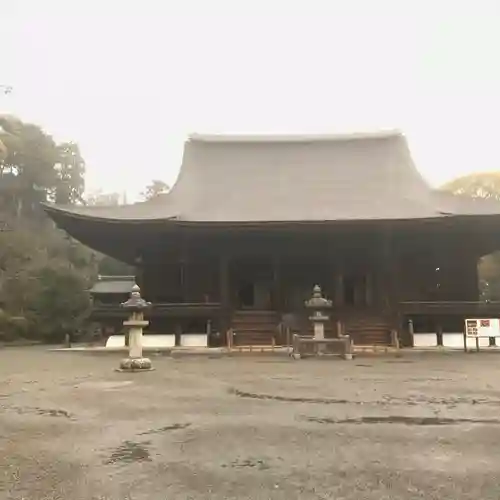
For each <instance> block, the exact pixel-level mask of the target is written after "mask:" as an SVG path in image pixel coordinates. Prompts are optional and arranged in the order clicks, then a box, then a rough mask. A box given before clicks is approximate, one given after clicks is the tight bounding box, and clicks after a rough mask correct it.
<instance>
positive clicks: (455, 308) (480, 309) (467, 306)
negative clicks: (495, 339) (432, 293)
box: [399, 301, 500, 316]
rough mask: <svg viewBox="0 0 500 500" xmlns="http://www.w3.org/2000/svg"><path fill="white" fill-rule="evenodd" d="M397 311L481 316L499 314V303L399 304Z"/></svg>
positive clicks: (439, 302) (446, 302)
mask: <svg viewBox="0 0 500 500" xmlns="http://www.w3.org/2000/svg"><path fill="white" fill-rule="evenodd" d="M399 309H400V311H401V312H402V313H403V314H417V315H447V314H459V315H469V316H483V315H485V314H494V315H495V316H497V315H499V314H500V302H498V301H495V302H479V301H435V302H429V301H428V302H400V304H399Z"/></svg>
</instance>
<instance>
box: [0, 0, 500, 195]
mask: <svg viewBox="0 0 500 500" xmlns="http://www.w3.org/2000/svg"><path fill="white" fill-rule="evenodd" d="M0 32H1V33H2V36H1V39H0V43H1V45H0V47H2V48H1V52H0V83H1V84H8V85H12V86H13V87H14V91H13V93H12V94H11V95H9V96H0V112H11V113H15V114H17V115H18V116H20V117H21V118H22V119H24V120H26V121H34V122H36V123H38V124H39V125H41V126H43V127H44V128H45V129H46V131H47V132H49V133H51V134H52V135H54V136H55V138H56V139H60V140H74V141H76V142H78V143H79V144H80V147H81V149H82V152H83V155H84V157H85V159H86V161H87V165H88V174H87V186H88V188H89V189H90V190H95V189H97V188H102V189H104V190H105V191H120V192H123V191H127V192H128V193H129V194H130V195H131V197H132V198H133V197H134V196H135V195H136V194H137V193H138V192H139V191H141V190H142V188H143V186H144V185H146V184H147V183H148V182H149V181H150V180H151V179H153V178H157V179H162V180H164V181H166V182H167V183H170V184H172V183H173V182H174V180H175V178H176V176H177V173H178V169H179V166H180V161H181V155H182V145H183V141H184V139H185V138H186V136H187V134H189V133H191V132H199V133H293V132H298V133H307V132H310V133H330V132H332V133H336V132H343V131H345V132H350V131H356V130H357V131H370V130H374V129H380V128H383V129H386V128H391V129H392V128H400V129H402V130H403V131H404V132H405V133H406V135H407V137H408V139H409V141H410V146H411V148H412V151H413V155H414V158H415V160H416V162H417V165H418V167H419V169H420V171H421V172H422V173H423V174H424V176H425V177H426V178H427V179H428V180H429V181H430V182H432V183H433V184H439V183H441V182H443V181H445V180H448V179H450V178H453V177H455V176H458V175H461V174H463V173H467V172H471V171H483V170H494V169H498V170H500V147H498V146H497V141H498V138H499V136H500V127H499V124H498V120H499V116H500V0H472V1H468V0H417V1H413V0H364V1H362V0H338V1H337V0H325V1H319V0H316V1H315V0H250V1H247V0H198V1H195V0H164V1H161V0H157V1H154V0H140V1H136V0H128V1H127V0H121V1H118V0H101V1H94V0H82V1H80V0H0Z"/></svg>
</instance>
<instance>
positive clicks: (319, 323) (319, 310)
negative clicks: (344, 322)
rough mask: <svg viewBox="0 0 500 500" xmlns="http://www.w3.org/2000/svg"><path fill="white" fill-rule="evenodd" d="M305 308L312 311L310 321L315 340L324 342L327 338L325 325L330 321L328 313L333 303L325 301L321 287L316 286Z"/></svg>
mask: <svg viewBox="0 0 500 500" xmlns="http://www.w3.org/2000/svg"><path fill="white" fill-rule="evenodd" d="M305 306H306V308H307V309H310V310H311V316H309V320H310V321H311V322H312V324H313V331H314V339H315V340H323V339H324V338H325V323H326V322H327V321H328V320H329V319H330V317H329V316H328V314H327V312H326V311H328V309H331V308H332V301H331V300H328V299H325V298H324V297H323V294H322V293H321V287H320V286H319V285H315V287H314V288H313V294H312V297H311V298H310V299H309V300H306V302H305Z"/></svg>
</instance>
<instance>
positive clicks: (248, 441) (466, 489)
mask: <svg viewBox="0 0 500 500" xmlns="http://www.w3.org/2000/svg"><path fill="white" fill-rule="evenodd" d="M118 361H119V357H117V356H116V355H100V356H95V355H90V354H73V353H60V352H47V351H46V350H44V349H41V348H7V349H3V350H0V451H1V453H0V499H1V500H3V499H12V500H14V499H15V500H21V499H27V500H38V499H44V500H49V499H64V500H80V499H82V500H83V499H85V500H87V499H96V500H97V499H113V500H115V499H116V500H126V499H134V500H142V499H155V500H156V499H162V500H163V499H165V500H172V499H182V500H188V499H193V500H194V499H218V500H219V499H266V500H267V499H283V500H285V499H286V500H293V499H300V500H309V499H326V498H328V499H330V498H331V499H335V500H371V499H376V500H384V499H403V500H406V499H426V500H430V499H439V500H442V499H453V500H460V499H466V498H467V499H471V498H474V499H483V500H488V499H492V500H493V499H494V500H498V498H499V496H500V493H499V491H500V485H499V483H500V479H499V478H500V473H499V472H500V456H499V454H498V451H497V449H498V448H497V447H498V444H497V443H498V442H499V441H500V414H499V409H500V390H499V387H498V385H499V380H500V353H487V352H485V353H479V354H463V353H454V354H437V353H427V354H416V353H408V354H404V355H403V356H402V357H398V358H396V357H389V356H386V357H381V356H377V357H375V356H371V357H370V356H367V357H360V358H357V359H356V360H354V361H351V362H349V361H341V360H302V361H292V360H289V359H287V358H281V357H273V356H270V355H260V356H253V357H250V356H238V357H224V358H220V359H209V358H207V357H183V358H179V359H171V358H168V357H155V358H153V362H154V365H155V367H156V370H155V371H153V372H148V373H139V374H133V375H131V374H124V373H117V372H115V371H114V370H113V369H114V367H115V366H117V364H118Z"/></svg>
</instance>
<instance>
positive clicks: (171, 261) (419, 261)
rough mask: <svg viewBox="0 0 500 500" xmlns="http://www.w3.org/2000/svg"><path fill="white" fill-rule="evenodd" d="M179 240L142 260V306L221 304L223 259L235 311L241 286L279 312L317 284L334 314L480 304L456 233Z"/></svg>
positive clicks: (472, 256) (470, 252)
mask: <svg viewBox="0 0 500 500" xmlns="http://www.w3.org/2000/svg"><path fill="white" fill-rule="evenodd" d="M464 238H465V239H464ZM179 241H180V243H179V242H177V243H178V244H176V245H172V244H171V243H170V244H168V242H167V241H165V246H164V248H163V249H161V248H156V250H155V252H154V255H153V253H151V256H149V257H145V259H144V265H143V272H142V275H143V281H144V283H143V289H144V293H145V296H146V297H147V298H148V300H151V301H153V302H207V301H208V302H218V301H220V300H221V296H222V292H221V290H222V287H221V282H220V279H221V273H220V262H221V255H227V257H228V259H229V266H228V280H227V281H228V290H227V294H228V301H229V305H230V306H231V307H233V308H234V307H236V306H237V301H238V297H237V289H238V283H241V282H242V281H245V280H246V281H252V280H253V281H258V282H260V283H261V284H262V287H263V289H264V288H265V287H267V288H268V289H269V290H270V294H271V299H270V303H271V304H272V307H273V308H275V309H277V310H291V309H296V308H299V307H302V304H303V301H304V300H305V299H307V298H308V297H309V296H310V293H311V291H312V287H313V286H314V285H315V284H319V285H320V286H321V287H322V289H323V291H324V293H325V295H326V296H327V297H328V298H330V299H332V300H333V301H334V303H335V305H336V307H337V308H342V307H348V306H350V307H351V308H352V307H359V308H372V309H373V308H375V309H376V308H378V309H380V310H385V309H387V308H388V307H389V306H390V305H391V304H392V305H394V304H396V303H397V302H400V301H433V300H477V298H478V284H477V261H478V258H479V256H478V252H479V250H477V251H476V250H475V249H474V248H473V247H471V245H467V243H466V241H467V240H466V235H465V236H464V235H462V234H459V233H457V232H456V231H455V232H454V233H447V232H446V231H442V230H440V229H439V228H437V229H436V228H432V230H429V229H427V228H426V227H419V226H418V227H411V228H410V227H405V226H403V227H402V228H401V229H398V228H396V229H394V228H393V229H391V230H390V231H387V230H386V229H385V228H384V229H381V228H380V227H378V226H371V227H370V228H369V229H359V230H354V229H353V228H352V227H351V228H349V227H344V228H343V229H342V230H335V231H333V230H332V232H330V233H328V232H325V231H316V232H314V231H299V230H295V231H293V232H292V231H288V232H282V233H277V232H271V231H269V232H264V231H261V232H258V231H254V232H242V233H234V232H233V233H231V232H224V233H221V234H219V235H215V234H212V233H210V234H209V235H207V234H194V233H193V234H189V237H185V238H183V239H180V238H179ZM438 268H439V271H437V269H438ZM438 285H439V286H438ZM262 293H265V290H264V291H262ZM349 302H354V304H352V303H351V304H349Z"/></svg>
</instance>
